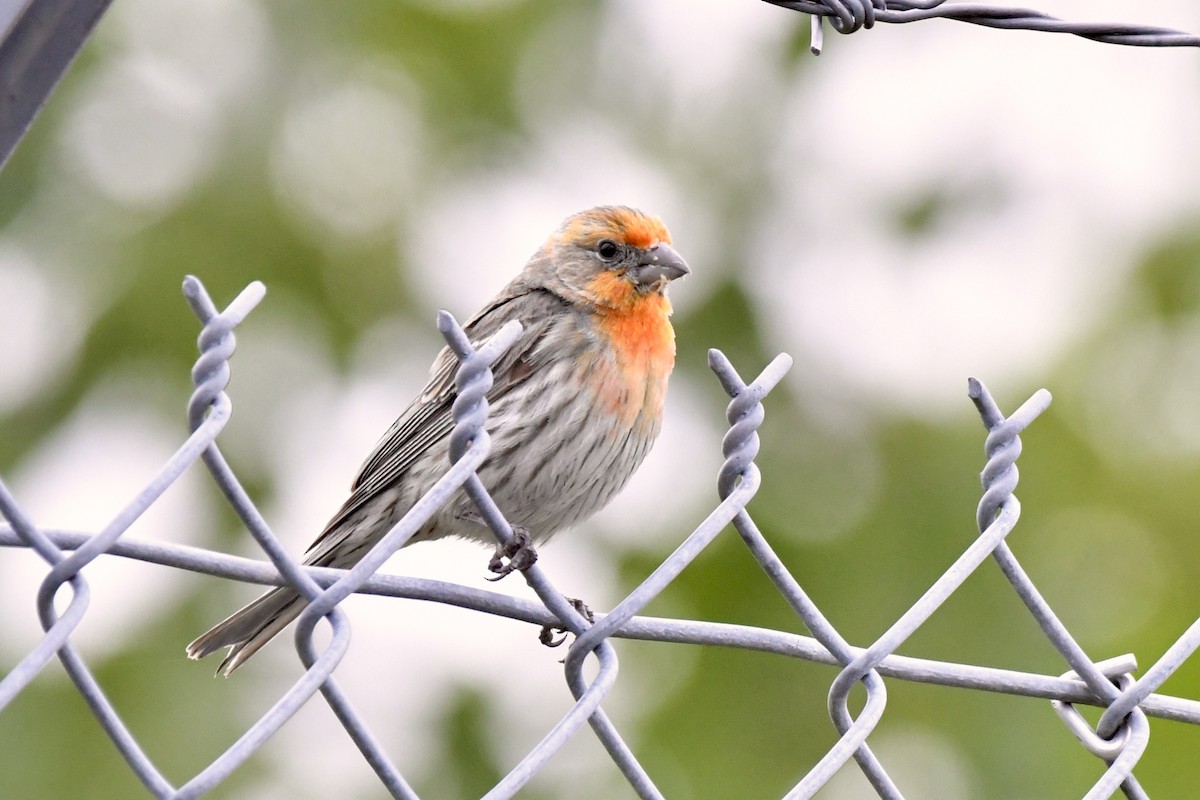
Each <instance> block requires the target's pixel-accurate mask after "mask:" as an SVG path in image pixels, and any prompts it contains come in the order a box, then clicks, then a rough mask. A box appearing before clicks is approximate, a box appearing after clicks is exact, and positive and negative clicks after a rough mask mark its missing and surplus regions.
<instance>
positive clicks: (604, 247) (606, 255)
mask: <svg viewBox="0 0 1200 800" xmlns="http://www.w3.org/2000/svg"><path fill="white" fill-rule="evenodd" d="M596 252H597V253H599V254H600V257H601V258H603V259H604V260H605V261H611V260H613V259H614V258H616V257H617V255H618V254H620V252H621V247H620V246H619V245H618V244H617V243H616V242H614V241H613V240H612V239H602V240H601V241H600V243H599V244H598V245H596Z"/></svg>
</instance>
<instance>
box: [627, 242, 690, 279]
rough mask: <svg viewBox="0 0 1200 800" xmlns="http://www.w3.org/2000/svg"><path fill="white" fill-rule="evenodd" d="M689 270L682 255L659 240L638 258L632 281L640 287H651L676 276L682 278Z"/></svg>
mask: <svg viewBox="0 0 1200 800" xmlns="http://www.w3.org/2000/svg"><path fill="white" fill-rule="evenodd" d="M689 272H691V270H690V269H688V265H687V262H686V261H684V260H683V256H681V255H679V253H676V252H675V250H674V248H672V247H671V245H669V244H663V243H662V242H659V243H658V244H656V245H654V246H653V247H651V248H650V249H648V250H647V251H646V252H645V253H643V254H642V257H641V258H639V259H638V265H637V267H636V268H635V269H634V271H633V276H634V282H635V283H636V284H637V285H638V286H639V287H641V288H642V289H652V288H654V287H655V286H658V285H660V284H661V285H663V286H665V285H666V284H667V283H669V282H670V281H673V280H675V279H676V278H682V277H683V276H684V275H687V274H688V273H689Z"/></svg>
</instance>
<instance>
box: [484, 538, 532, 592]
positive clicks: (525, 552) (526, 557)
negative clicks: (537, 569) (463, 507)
mask: <svg viewBox="0 0 1200 800" xmlns="http://www.w3.org/2000/svg"><path fill="white" fill-rule="evenodd" d="M505 559H508V560H507V561H505ZM537 559H538V554H537V550H535V549H533V542H532V541H531V540H530V538H529V532H528V531H526V530H524V529H523V528H513V535H512V536H511V537H510V538H509V540H508V541H507V542H505V543H504V544H501V545H497V546H496V551H495V552H494V553H492V558H491V560H490V561H488V570H489V571H491V572H493V573H495V575H496V577H494V578H488V580H489V581H498V580H500V579H501V578H503V577H504V576H505V575H507V574H509V573H510V572H514V571H523V570H527V569H529V568H530V567H532V566H533V565H534V564H536V563H537Z"/></svg>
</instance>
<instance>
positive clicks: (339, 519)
mask: <svg viewBox="0 0 1200 800" xmlns="http://www.w3.org/2000/svg"><path fill="white" fill-rule="evenodd" d="M565 307H566V303H565V301H564V300H562V298H560V297H558V296H557V295H555V294H552V293H551V292H548V291H546V290H544V289H529V288H517V289H514V290H512V291H509V292H506V293H504V294H502V295H501V296H500V297H498V298H496V299H495V300H493V301H492V302H491V303H490V304H488V305H487V306H485V307H484V308H483V309H481V310H480V311H479V313H477V314H476V315H475V316H474V317H472V318H471V320H470V321H469V322H467V324H466V325H465V326H464V327H463V330H464V331H465V332H466V334H467V336H468V337H469V338H470V340H471V343H472V345H473V346H475V347H479V346H480V345H481V344H482V343H483V342H484V341H486V340H487V339H488V338H490V337H491V336H493V335H494V334H495V333H496V332H497V331H498V330H500V328H501V327H503V326H504V325H505V323H507V322H508V321H509V320H512V319H517V320H520V322H521V325H522V326H523V330H522V331H521V335H520V337H518V339H517V341H516V342H515V343H514V344H513V346H512V347H510V348H509V349H508V350H507V351H506V352H505V353H504V354H503V355H502V356H501V357H500V358H499V359H498V360H497V361H496V363H495V364H493V365H492V374H493V377H494V382H493V384H492V389H491V391H490V392H488V396H489V398H491V397H495V396H497V395H498V394H501V393H503V392H506V391H508V390H509V389H511V388H512V387H514V386H516V385H517V384H519V383H521V382H522V381H524V380H525V379H526V378H528V377H529V375H530V372H531V370H530V361H529V357H530V354H531V353H532V351H533V350H534V348H535V347H536V346H537V345H538V343H539V342H540V341H541V340H542V338H543V337H544V336H545V334H546V332H547V331H548V330H549V329H550V327H551V325H552V324H553V321H554V319H555V318H556V317H557V316H561V314H562V312H563V311H564V309H565ZM458 364H459V361H458V359H457V358H456V357H455V356H454V354H453V353H452V352H450V348H448V347H446V348H443V349H442V351H441V352H440V353H439V354H438V357H437V359H436V360H435V361H434V362H433V367H432V368H431V370H430V378H429V382H428V383H427V384H425V388H424V390H423V391H422V392H421V394H419V395H418V396H417V397H416V399H415V400H413V402H412V403H411V404H410V405H409V406H408V408H406V409H405V410H404V413H402V414H401V415H400V417H399V418H398V419H397V420H396V421H395V422H393V423H392V426H391V427H390V428H388V430H387V433H385V434H384V435H383V438H381V439H380V440H379V443H378V444H376V445H375V449H374V451H372V453H371V455H370V456H368V457H367V460H366V461H365V462H364V463H363V465H362V468H361V469H360V470H359V472H358V475H357V476H356V477H355V479H354V483H353V484H352V486H351V494H350V497H349V498H348V499H347V500H346V503H345V505H343V506H342V508H341V509H340V510H339V511H338V513H337V514H336V515H334V517H333V519H331V520H330V521H329V524H328V525H326V526H325V530H324V531H323V532H322V533H321V535H320V536H319V537H317V539H316V541H314V542H313V543H312V545H310V546H309V553H310V555H311V554H313V553H315V552H316V551H317V549H318V547H319V546H320V545H321V544H322V543H323V542H325V540H326V539H327V538H328V537H329V536H330V534H331V533H332V532H333V531H335V530H337V529H338V527H339V526H340V525H341V524H342V523H343V522H344V521H345V520H346V519H348V518H349V517H350V516H351V515H352V514H353V513H354V512H355V511H357V510H358V509H360V508H362V506H363V505H364V504H366V503H367V502H368V501H370V500H371V499H372V498H374V497H375V496H376V495H378V494H379V493H380V492H382V491H384V490H385V489H386V488H387V487H388V486H390V485H391V484H392V483H394V482H395V481H396V480H397V479H399V478H400V477H401V476H402V475H404V473H405V472H406V471H407V470H408V468H409V467H410V466H412V464H413V462H414V461H415V460H416V459H417V458H418V457H419V456H420V455H421V454H422V453H424V452H425V451H426V450H428V449H429V448H430V447H432V446H433V445H434V444H436V443H437V442H438V441H440V440H441V439H443V438H445V437H446V436H448V435H449V433H450V431H451V429H452V428H453V427H454V419H453V417H452V416H451V413H450V408H451V406H452V405H453V403H454V399H455V398H456V397H457V396H458V392H457V390H456V389H455V387H454V376H455V373H456V372H457V369H458ZM446 466H447V468H449V466H450V465H449V463H447V464H446Z"/></svg>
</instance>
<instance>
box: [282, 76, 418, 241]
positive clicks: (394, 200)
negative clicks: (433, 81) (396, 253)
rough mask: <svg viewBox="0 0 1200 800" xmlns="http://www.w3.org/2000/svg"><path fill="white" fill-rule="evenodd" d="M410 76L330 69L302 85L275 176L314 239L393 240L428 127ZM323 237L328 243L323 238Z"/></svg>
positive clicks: (293, 104) (301, 224)
mask: <svg viewBox="0 0 1200 800" xmlns="http://www.w3.org/2000/svg"><path fill="white" fill-rule="evenodd" d="M413 95H414V90H413V88H412V86H411V82H410V81H409V80H408V78H407V76H405V75H403V74H401V73H399V72H398V71H396V70H395V69H393V68H391V67H387V66H383V65H380V64H364V65H359V66H357V67H354V68H349V67H344V66H336V65H332V64H327V65H325V66H324V67H323V68H321V69H320V70H318V71H314V72H313V73H312V74H310V75H308V76H307V77H306V78H305V79H302V80H300V81H299V82H298V83H297V85H296V87H295V90H294V92H293V96H292V99H291V102H290V104H289V107H288V109H287V110H286V111H285V115H284V119H283V123H282V127H281V128H280V131H279V138H278V141H277V143H276V145H275V146H274V147H273V148H272V149H271V176H272V180H273V182H274V188H275V191H276V193H277V195H278V196H279V198H280V199H281V200H282V201H283V206H284V207H285V208H287V209H288V210H290V211H291V212H293V214H295V216H296V217H297V229H298V230H302V231H303V230H306V229H307V228H308V227H309V226H310V225H312V224H313V223H317V224H319V225H320V226H321V229H319V230H317V231H309V232H308V235H309V236H310V237H312V236H314V235H315V236H317V238H319V239H324V238H326V237H327V236H328V235H329V234H334V235H335V236H340V237H347V238H351V239H353V238H358V237H369V236H376V235H380V234H386V233H389V232H390V231H391V230H392V229H393V228H394V226H395V224H396V222H397V221H398V219H399V218H400V215H401V211H402V209H403V207H404V204H405V202H406V199H407V198H408V197H410V196H411V195H412V193H413V186H414V183H415V181H414V178H415V175H414V171H415V170H416V168H417V165H418V164H419V163H420V160H421V139H422V133H421V123H420V117H419V113H418V111H417V110H416V109H414V108H413V106H412V100H411V98H412V96H413ZM322 234H324V235H322Z"/></svg>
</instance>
